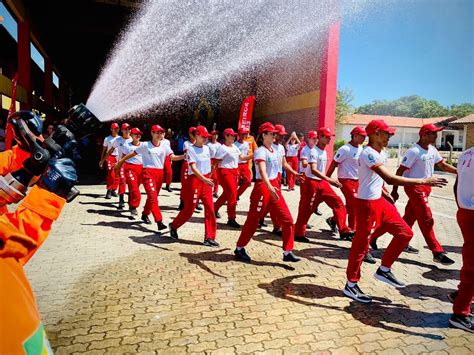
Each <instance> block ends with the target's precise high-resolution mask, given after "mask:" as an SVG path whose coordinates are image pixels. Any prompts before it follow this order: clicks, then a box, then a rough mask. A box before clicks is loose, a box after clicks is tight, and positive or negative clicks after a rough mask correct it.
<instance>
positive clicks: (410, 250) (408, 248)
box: [403, 244, 420, 254]
mask: <svg viewBox="0 0 474 355" xmlns="http://www.w3.org/2000/svg"><path fill="white" fill-rule="evenodd" d="M403 251H404V252H405V253H410V254H418V253H419V252H420V251H419V250H418V249H416V248H414V247H412V246H411V245H410V244H408V245H407V246H406V247H405V249H403Z"/></svg>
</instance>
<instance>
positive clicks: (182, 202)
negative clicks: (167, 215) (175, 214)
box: [178, 200, 184, 211]
mask: <svg viewBox="0 0 474 355" xmlns="http://www.w3.org/2000/svg"><path fill="white" fill-rule="evenodd" d="M183 208H184V201H183V200H179V206H178V210H180V211H181V210H182V209H183Z"/></svg>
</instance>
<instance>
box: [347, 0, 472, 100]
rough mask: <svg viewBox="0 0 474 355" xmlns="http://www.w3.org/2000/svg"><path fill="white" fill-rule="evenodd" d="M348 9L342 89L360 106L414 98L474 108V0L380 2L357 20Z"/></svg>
mask: <svg viewBox="0 0 474 355" xmlns="http://www.w3.org/2000/svg"><path fill="white" fill-rule="evenodd" d="M347 4H348V2H346V1H345V0H343V6H345V9H344V11H343V19H342V23H341V35H340V43H339V46H340V48H339V74H338V87H339V89H342V88H347V89H351V90H352V91H353V94H354V96H355V99H354V102H353V104H354V105H355V106H360V105H363V104H367V103H370V102H372V101H373V100H376V99H380V100H383V99H386V100H390V99H396V98H399V97H401V96H407V95H412V94H417V95H420V96H423V97H426V98H428V99H434V100H437V101H439V102H440V103H441V104H442V105H451V104H459V103H464V102H471V103H474V74H473V72H474V69H473V68H474V1H473V0H398V1H394V0H376V1H369V4H368V5H367V7H366V8H365V9H364V10H363V11H362V12H361V13H359V14H358V15H357V16H351V15H350V9H349V10H348V8H349V6H348V5H347Z"/></svg>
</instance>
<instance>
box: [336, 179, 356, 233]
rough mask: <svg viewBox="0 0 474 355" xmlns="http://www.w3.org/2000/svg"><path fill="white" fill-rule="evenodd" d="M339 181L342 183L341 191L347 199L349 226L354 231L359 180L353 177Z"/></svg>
mask: <svg viewBox="0 0 474 355" xmlns="http://www.w3.org/2000/svg"><path fill="white" fill-rule="evenodd" d="M339 182H340V183H341V184H342V188H341V192H342V194H343V195H344V198H345V199H346V212H347V220H348V223H347V224H348V225H349V228H350V229H352V230H353V231H355V230H356V226H357V223H356V216H355V210H356V207H355V206H356V199H357V191H358V190H359V180H353V179H339Z"/></svg>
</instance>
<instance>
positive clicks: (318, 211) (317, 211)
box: [314, 208, 323, 216]
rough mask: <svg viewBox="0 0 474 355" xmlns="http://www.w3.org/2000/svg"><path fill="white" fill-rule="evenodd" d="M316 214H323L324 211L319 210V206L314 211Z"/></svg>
mask: <svg viewBox="0 0 474 355" xmlns="http://www.w3.org/2000/svg"><path fill="white" fill-rule="evenodd" d="M314 214H315V215H316V216H322V215H323V213H322V212H321V211H320V210H319V208H317V209H316V211H314Z"/></svg>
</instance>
